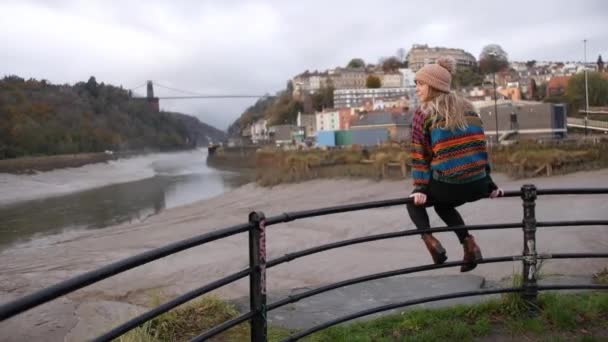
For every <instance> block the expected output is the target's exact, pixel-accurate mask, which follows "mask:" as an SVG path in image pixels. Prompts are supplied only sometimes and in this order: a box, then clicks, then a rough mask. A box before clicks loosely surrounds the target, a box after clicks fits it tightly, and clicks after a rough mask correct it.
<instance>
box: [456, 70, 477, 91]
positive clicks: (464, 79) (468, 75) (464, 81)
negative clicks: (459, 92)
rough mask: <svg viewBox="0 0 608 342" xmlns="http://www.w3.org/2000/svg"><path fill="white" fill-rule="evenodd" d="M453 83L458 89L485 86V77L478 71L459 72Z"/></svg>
mask: <svg viewBox="0 0 608 342" xmlns="http://www.w3.org/2000/svg"><path fill="white" fill-rule="evenodd" d="M452 82H453V83H454V87H456V88H459V87H470V86H480V85H482V84H483V75H481V74H480V73H479V72H477V70H471V69H462V70H457V71H456V73H455V74H454V76H453V77H452Z"/></svg>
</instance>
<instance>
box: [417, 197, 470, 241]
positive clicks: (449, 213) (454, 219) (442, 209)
mask: <svg viewBox="0 0 608 342" xmlns="http://www.w3.org/2000/svg"><path fill="white" fill-rule="evenodd" d="M433 207H434V208H435V212H436V213H437V215H439V217H440V218H441V219H442V220H443V222H445V224H447V225H448V227H455V226H464V221H463V220H462V217H461V216H460V214H459V213H458V211H456V208H455V206H453V205H447V204H437V205H434V206H433ZM407 211H408V212H409V214H410V218H411V219H412V221H413V222H414V224H415V225H416V228H417V229H420V230H428V229H430V228H431V223H430V220H429V215H428V213H427V212H426V206H424V205H415V204H408V205H407ZM454 232H455V233H456V235H457V236H458V240H460V243H463V242H464V239H465V238H466V237H468V236H469V231H468V230H456V231H454Z"/></svg>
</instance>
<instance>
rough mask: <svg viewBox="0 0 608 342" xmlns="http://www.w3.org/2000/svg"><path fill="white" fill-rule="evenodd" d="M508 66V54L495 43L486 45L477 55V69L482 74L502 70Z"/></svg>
mask: <svg viewBox="0 0 608 342" xmlns="http://www.w3.org/2000/svg"><path fill="white" fill-rule="evenodd" d="M508 67H509V56H508V55H507V53H506V52H505V50H503V49H502V47H500V45H497V44H490V45H486V46H485V47H484V48H483V49H482V50H481V55H479V70H480V71H481V72H482V73H483V74H491V73H496V72H500V71H503V70H505V69H507V68H508Z"/></svg>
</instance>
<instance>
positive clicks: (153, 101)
mask: <svg viewBox="0 0 608 342" xmlns="http://www.w3.org/2000/svg"><path fill="white" fill-rule="evenodd" d="M146 90H147V92H146V100H147V102H148V104H149V105H150V107H151V108H152V110H154V111H155V112H157V113H158V112H159V110H160V103H159V102H158V97H154V86H153V82H152V81H147V87H146Z"/></svg>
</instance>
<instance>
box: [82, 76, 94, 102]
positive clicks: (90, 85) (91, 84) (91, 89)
mask: <svg viewBox="0 0 608 342" xmlns="http://www.w3.org/2000/svg"><path fill="white" fill-rule="evenodd" d="M85 89H86V90H87V91H88V92H89V94H91V96H93V97H97V80H96V79H95V76H91V77H89V80H88V81H87V84H86V85H85Z"/></svg>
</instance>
